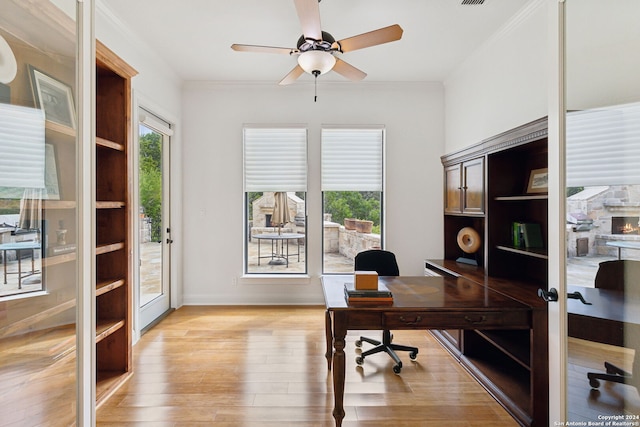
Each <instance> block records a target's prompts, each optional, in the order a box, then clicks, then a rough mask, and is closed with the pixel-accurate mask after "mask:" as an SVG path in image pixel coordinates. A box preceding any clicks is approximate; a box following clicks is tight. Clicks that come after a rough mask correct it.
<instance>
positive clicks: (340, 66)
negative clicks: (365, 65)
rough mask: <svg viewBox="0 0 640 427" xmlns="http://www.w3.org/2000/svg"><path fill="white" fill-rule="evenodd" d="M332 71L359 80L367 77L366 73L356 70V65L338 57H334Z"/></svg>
mask: <svg viewBox="0 0 640 427" xmlns="http://www.w3.org/2000/svg"><path fill="white" fill-rule="evenodd" d="M333 71H335V72H336V73H338V74H340V75H341V76H343V77H346V78H348V79H349V80H354V81H359V80H362V79H364V78H365V77H367V73H365V72H364V71H360V70H358V69H357V68H356V67H354V66H353V65H351V64H348V63H346V62H344V61H343V60H342V59H340V58H336V65H334V66H333Z"/></svg>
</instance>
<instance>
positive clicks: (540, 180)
mask: <svg viewBox="0 0 640 427" xmlns="http://www.w3.org/2000/svg"><path fill="white" fill-rule="evenodd" d="M548 191H549V172H548V169H547V168H542V169H533V170H532V171H531V173H530V174H529V184H528V185H527V194H533V193H546V192H548Z"/></svg>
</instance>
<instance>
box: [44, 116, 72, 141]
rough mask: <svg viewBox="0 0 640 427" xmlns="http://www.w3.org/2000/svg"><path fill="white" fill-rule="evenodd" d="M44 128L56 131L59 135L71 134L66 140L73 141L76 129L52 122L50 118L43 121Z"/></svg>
mask: <svg viewBox="0 0 640 427" xmlns="http://www.w3.org/2000/svg"><path fill="white" fill-rule="evenodd" d="M44 127H45V129H46V130H47V131H50V132H56V133H59V134H61V135H66V136H71V137H72V138H67V139H66V140H67V141H69V142H75V137H76V131H75V129H72V128H70V127H68V126H64V125H61V124H59V123H55V122H52V121H50V120H46V121H45V125H44Z"/></svg>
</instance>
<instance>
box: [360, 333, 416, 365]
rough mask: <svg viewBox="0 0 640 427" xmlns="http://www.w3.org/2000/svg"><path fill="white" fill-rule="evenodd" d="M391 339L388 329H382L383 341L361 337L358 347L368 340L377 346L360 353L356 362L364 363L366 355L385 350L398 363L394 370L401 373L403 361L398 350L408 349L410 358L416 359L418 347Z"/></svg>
mask: <svg viewBox="0 0 640 427" xmlns="http://www.w3.org/2000/svg"><path fill="white" fill-rule="evenodd" d="M391 340H392V336H391V332H390V331H387V330H385V331H382V342H381V341H378V340H374V339H372V338H367V337H360V339H359V340H358V341H356V347H362V342H363V341H364V342H368V343H369V344H372V345H374V346H375V347H374V348H372V349H369V350H367V351H365V352H363V353H362V354H360V356H358V357H356V363H357V364H358V365H362V364H363V363H364V358H365V357H367V356H371V355H372V354H376V353H381V352H383V351H384V352H385V353H387V354H388V355H389V356H390V357H391V358H392V359H393V361H394V362H396V364H395V365H394V366H393V372H395V373H396V374H399V373H400V372H401V371H402V361H401V360H400V357H398V355H397V354H396V351H408V352H409V358H410V359H411V360H416V357H418V349H417V348H416V347H409V346H406V345H400V344H393V343H392V342H391Z"/></svg>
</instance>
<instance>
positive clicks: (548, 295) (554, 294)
mask: <svg viewBox="0 0 640 427" xmlns="http://www.w3.org/2000/svg"><path fill="white" fill-rule="evenodd" d="M538 296H539V297H540V298H542V299H543V300H545V301H546V302H551V301H558V290H557V289H556V288H551V289H549V290H548V291H545V290H544V289H542V288H540V289H538Z"/></svg>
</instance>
